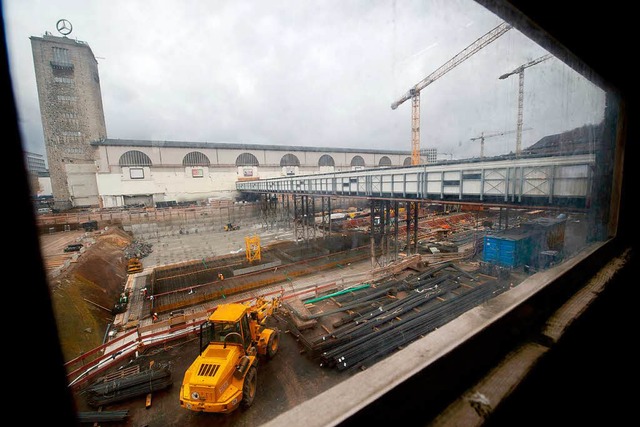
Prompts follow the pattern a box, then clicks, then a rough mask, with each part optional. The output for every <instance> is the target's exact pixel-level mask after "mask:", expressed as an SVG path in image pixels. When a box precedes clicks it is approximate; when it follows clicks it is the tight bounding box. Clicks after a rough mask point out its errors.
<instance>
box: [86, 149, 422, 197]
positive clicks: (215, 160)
mask: <svg viewBox="0 0 640 427" xmlns="http://www.w3.org/2000/svg"><path fill="white" fill-rule="evenodd" d="M91 145H92V146H94V147H95V149H96V175H95V176H96V182H97V188H98V192H99V199H100V206H101V207H105V208H110V207H118V206H129V205H145V206H157V205H159V204H163V203H170V202H177V203H181V202H190V201H202V200H210V199H234V200H235V199H237V198H238V197H239V194H238V192H237V191H236V182H238V181H249V180H256V179H264V178H274V177H278V176H287V175H289V176H290V175H307V174H313V173H327V172H334V171H335V172H338V171H348V170H357V169H365V168H374V167H391V166H400V165H410V164H411V156H410V154H409V153H408V152H406V151H392V150H358V149H350V148H322V147H301V146H289V145H286V146H285V145H258V144H239V143H197V142H181V141H143V140H141V141H138V140H122V139H104V140H101V141H97V142H92V143H91Z"/></svg>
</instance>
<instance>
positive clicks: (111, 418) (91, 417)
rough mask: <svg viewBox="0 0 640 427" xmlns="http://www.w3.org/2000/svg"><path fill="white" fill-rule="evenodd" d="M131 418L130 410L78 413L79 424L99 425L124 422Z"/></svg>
mask: <svg viewBox="0 0 640 427" xmlns="http://www.w3.org/2000/svg"><path fill="white" fill-rule="evenodd" d="M128 416H129V410H127V409H125V410H122V411H83V412H78V422H80V423H99V422H103V423H106V422H117V421H124V420H126V418H127V417H128Z"/></svg>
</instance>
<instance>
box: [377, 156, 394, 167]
mask: <svg viewBox="0 0 640 427" xmlns="http://www.w3.org/2000/svg"><path fill="white" fill-rule="evenodd" d="M378 166H391V159H390V158H388V157H387V156H382V157H380V161H379V162H378Z"/></svg>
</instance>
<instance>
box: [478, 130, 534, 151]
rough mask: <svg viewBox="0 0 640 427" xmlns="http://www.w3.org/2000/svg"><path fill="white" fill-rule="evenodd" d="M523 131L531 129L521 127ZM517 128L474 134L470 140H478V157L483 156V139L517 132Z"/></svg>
mask: <svg viewBox="0 0 640 427" xmlns="http://www.w3.org/2000/svg"><path fill="white" fill-rule="evenodd" d="M522 130H523V131H525V130H531V128H526V129H522ZM517 131H518V130H517V129H516V130H507V131H504V132H496V133H490V134H487V135H485V134H484V132H481V133H480V136H476V137H475V138H471V141H477V140H480V158H483V157H484V140H485V139H487V138H493V137H494V136H502V135H509V134H510V133H514V132H517Z"/></svg>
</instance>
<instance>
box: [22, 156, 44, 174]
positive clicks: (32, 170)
mask: <svg viewBox="0 0 640 427" xmlns="http://www.w3.org/2000/svg"><path fill="white" fill-rule="evenodd" d="M24 161H25V164H26V167H27V172H28V173H29V174H31V175H42V174H48V173H49V171H48V170H47V164H46V162H45V160H44V156H43V155H42V154H37V153H30V152H28V151H25V152H24Z"/></svg>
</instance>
